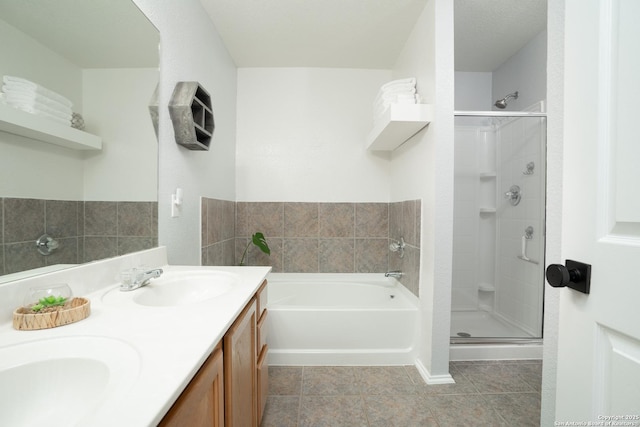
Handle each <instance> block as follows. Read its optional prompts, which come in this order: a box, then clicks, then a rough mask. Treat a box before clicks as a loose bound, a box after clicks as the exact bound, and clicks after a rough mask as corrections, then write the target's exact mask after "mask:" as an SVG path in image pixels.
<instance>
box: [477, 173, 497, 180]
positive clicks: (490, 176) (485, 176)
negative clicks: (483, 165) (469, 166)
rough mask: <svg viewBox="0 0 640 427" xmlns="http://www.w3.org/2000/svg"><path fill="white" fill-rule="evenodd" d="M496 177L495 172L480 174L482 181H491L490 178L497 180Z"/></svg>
mask: <svg viewBox="0 0 640 427" xmlns="http://www.w3.org/2000/svg"><path fill="white" fill-rule="evenodd" d="M495 177H496V173H495V172H481V173H480V179H490V178H495Z"/></svg>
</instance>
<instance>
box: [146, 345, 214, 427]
mask: <svg viewBox="0 0 640 427" xmlns="http://www.w3.org/2000/svg"><path fill="white" fill-rule="evenodd" d="M223 359H224V358H223V353H222V344H221V343H219V344H218V345H217V346H216V348H215V349H214V350H213V352H212V353H211V355H210V356H209V358H208V359H207V360H206V361H205V362H204V364H203V365H202V367H201V368H200V370H199V371H198V372H197V373H196V375H195V377H193V379H192V380H191V382H190V383H189V385H188V386H187V388H186V389H185V390H184V391H183V392H182V394H181V395H180V397H179V398H178V400H176V402H175V403H174V404H173V406H172V407H171V409H170V410H169V412H167V414H166V415H165V417H164V418H163V419H162V421H161V422H160V424H159V426H160V427H185V426H189V427H204V426H207V427H212V426H213V427H223V426H224V369H223Z"/></svg>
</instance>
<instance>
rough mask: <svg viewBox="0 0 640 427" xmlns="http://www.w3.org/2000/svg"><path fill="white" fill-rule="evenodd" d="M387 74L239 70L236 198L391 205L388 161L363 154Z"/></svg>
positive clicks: (303, 70)
mask: <svg viewBox="0 0 640 427" xmlns="http://www.w3.org/2000/svg"><path fill="white" fill-rule="evenodd" d="M390 79H391V72H390V71H389V70H365V69H331V68H241V69H239V70H238V135H237V136H238V146H237V159H236V165H237V170H236V183H237V184H236V185H237V199H238V200H240V201H294V202H388V201H389V162H388V160H387V158H386V156H382V155H378V154H374V153H372V152H369V151H367V150H366V149H365V139H366V136H367V134H368V132H369V131H370V130H371V128H372V122H373V113H372V111H373V108H372V105H373V100H374V99H375V96H376V94H377V92H378V89H379V88H380V86H381V85H382V84H384V83H385V82H387V81H388V80H390Z"/></svg>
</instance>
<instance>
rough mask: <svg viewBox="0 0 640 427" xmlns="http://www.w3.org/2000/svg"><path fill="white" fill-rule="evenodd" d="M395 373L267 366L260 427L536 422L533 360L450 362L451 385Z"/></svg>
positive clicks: (407, 369) (406, 370)
mask: <svg viewBox="0 0 640 427" xmlns="http://www.w3.org/2000/svg"><path fill="white" fill-rule="evenodd" d="M456 367H462V369H461V370H462V371H464V372H461V371H459V370H456V369H455V368H456ZM399 368H400V367H398V366H388V367H366V366H355V367H310V366H309V367H307V366H303V367H271V368H270V387H271V386H272V385H273V388H270V390H269V396H268V403H267V408H266V410H265V417H264V419H263V423H262V427H269V426H294V427H297V426H300V427H303V426H314V427H315V426H323V425H331V426H340V425H344V426H349V427H351V426H352V425H354V426H357V425H366V426H368V427H371V426H377V425H403V426H404V425H405V424H401V423H403V422H405V423H408V424H406V425H416V426H417V425H421V426H422V425H429V426H432V425H436V426H439V427H448V426H451V425H456V426H458V425H460V426H464V425H470V424H469V423H473V424H477V425H490V426H494V425H505V426H506V425H519V426H520V425H521V426H528V425H530V426H536V425H537V424H538V420H539V406H540V390H539V389H537V390H536V384H535V383H537V384H538V388H539V381H540V377H541V364H540V363H536V361H533V362H532V361H528V360H527V361H520V362H518V361H509V362H508V363H500V362H499V361H498V362H497V361H491V362H490V363H467V362H464V363H460V364H458V363H456V362H453V363H452V364H451V368H452V369H451V370H452V372H453V375H454V377H455V378H456V381H457V382H456V384H440V385H427V384H425V383H424V381H423V380H422V377H421V376H420V375H419V373H418V372H417V370H416V371H412V370H413V369H415V368H413V367H412V366H403V367H401V368H402V369H399ZM523 372H524V373H526V375H521V373H523ZM345 375H346V376H347V377H346V378H345ZM291 381H293V383H292V384H289V383H290V382H291ZM291 399H297V401H294V400H291ZM287 401H291V402H293V403H294V404H295V407H294V408H293V409H294V410H293V412H291V411H290V410H286V408H285V409H283V408H284V406H283V405H285V406H286V405H288V404H287V403H286V402H287ZM269 402H271V405H270V403H269ZM327 405H328V406H327ZM287 411H289V412H287ZM416 417H417V418H416ZM464 417H469V418H467V419H466V421H465V420H464V419H463V418H464ZM414 418H415V419H414ZM416 419H419V420H422V421H421V422H425V423H426V424H416V422H417V421H416ZM287 420H291V422H289V421H287ZM398 420H401V421H398ZM402 420H405V421H402ZM396 421H397V422H396ZM496 422H497V423H496ZM294 423H295V424H294ZM466 423H467V424H466Z"/></svg>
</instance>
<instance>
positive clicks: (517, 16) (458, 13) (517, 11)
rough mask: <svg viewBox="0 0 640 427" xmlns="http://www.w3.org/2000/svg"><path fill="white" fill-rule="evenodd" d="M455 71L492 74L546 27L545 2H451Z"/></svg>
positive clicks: (529, 0)
mask: <svg viewBox="0 0 640 427" xmlns="http://www.w3.org/2000/svg"><path fill="white" fill-rule="evenodd" d="M454 10H455V13H454V16H455V18H454V21H455V23H454V25H455V49H456V52H455V58H456V71H493V70H495V69H496V68H498V67H499V66H500V65H501V64H502V63H503V62H504V61H506V60H507V59H509V58H510V57H511V56H512V55H513V54H514V53H516V52H517V51H519V50H520V49H521V48H522V47H523V46H524V45H525V44H527V42H528V41H529V40H531V39H532V38H533V37H534V36H535V35H536V34H539V33H540V32H541V31H542V30H544V29H545V28H546V26H547V0H455V3H454Z"/></svg>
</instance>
